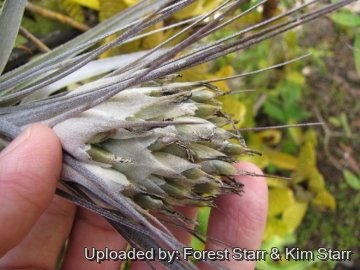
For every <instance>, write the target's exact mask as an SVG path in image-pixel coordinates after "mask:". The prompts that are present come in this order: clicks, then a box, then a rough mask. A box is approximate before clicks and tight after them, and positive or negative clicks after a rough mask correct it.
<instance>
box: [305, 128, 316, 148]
mask: <svg viewBox="0 0 360 270" xmlns="http://www.w3.org/2000/svg"><path fill="white" fill-rule="evenodd" d="M304 140H305V142H309V143H312V144H313V145H314V146H316V145H317V134H316V131H315V130H313V129H309V130H308V131H306V132H305V134H304Z"/></svg>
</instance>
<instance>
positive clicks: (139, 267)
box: [131, 207, 198, 270]
mask: <svg viewBox="0 0 360 270" xmlns="http://www.w3.org/2000/svg"><path fill="white" fill-rule="evenodd" d="M176 210H177V211H179V213H181V214H182V215H184V216H185V217H186V218H188V219H189V220H195V218H196V216H197V213H198V209H197V208H195V207H176ZM161 218H162V219H164V220H166V221H168V222H164V224H165V225H166V227H167V228H168V229H169V230H170V232H171V233H172V234H173V235H174V237H175V238H176V239H177V240H179V241H180V242H181V243H182V244H184V245H185V246H187V245H189V244H190V242H191V237H192V235H191V234H190V233H189V231H188V230H186V229H185V228H183V227H179V226H176V225H173V224H172V223H173V222H171V219H168V218H166V217H163V216H162V217H161ZM188 228H189V229H193V226H192V225H190V226H188ZM151 265H152V266H153V267H155V269H157V270H163V269H164V270H165V269H167V268H166V267H165V266H163V265H162V264H161V263H159V262H153V263H151ZM131 269H132V270H145V269H154V268H151V267H150V265H149V264H148V263H146V262H142V261H134V262H132V263H131Z"/></svg>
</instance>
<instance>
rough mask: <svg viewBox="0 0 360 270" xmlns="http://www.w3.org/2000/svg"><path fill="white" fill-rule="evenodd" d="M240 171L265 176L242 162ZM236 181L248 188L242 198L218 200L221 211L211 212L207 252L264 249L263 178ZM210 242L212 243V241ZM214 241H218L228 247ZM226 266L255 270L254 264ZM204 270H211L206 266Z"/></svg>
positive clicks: (264, 199) (265, 210)
mask: <svg viewBox="0 0 360 270" xmlns="http://www.w3.org/2000/svg"><path fill="white" fill-rule="evenodd" d="M236 167H237V168H238V169H239V170H243V171H249V172H254V173H256V174H262V172H261V171H260V169H258V168H257V167H256V166H255V165H253V164H251V163H246V162H242V163H239V164H237V166H236ZM236 180H237V181H239V182H241V183H243V184H244V194H243V195H242V196H236V195H226V196H222V197H220V198H218V199H217V200H216V205H217V208H214V209H213V210H212V211H211V214H210V219H209V227H208V232H207V233H208V243H207V245H206V249H207V250H224V248H229V246H231V247H239V248H242V249H244V248H246V249H248V250H256V249H258V248H259V247H260V244H261V240H262V236H263V231H264V227H265V223H266V215H267V202H268V198H267V196H268V191H267V184H266V181H265V179H264V178H263V177H254V176H238V177H236ZM209 238H210V239H209ZM211 239H218V240H221V241H222V242H224V243H227V244H228V245H229V246H224V245H223V244H220V243H218V242H216V241H212V240H211ZM221 265H222V266H225V267H227V268H228V269H230V270H231V269H234V270H235V269H254V268H255V262H252V261H234V260H231V261H224V262H221ZM201 269H210V268H209V267H208V266H207V265H205V264H202V268H201Z"/></svg>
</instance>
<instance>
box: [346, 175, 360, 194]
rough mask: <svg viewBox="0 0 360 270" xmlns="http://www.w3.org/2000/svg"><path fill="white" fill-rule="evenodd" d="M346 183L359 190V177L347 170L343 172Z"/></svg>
mask: <svg viewBox="0 0 360 270" xmlns="http://www.w3.org/2000/svg"><path fill="white" fill-rule="evenodd" d="M343 174H344V178H345V181H346V183H347V184H348V185H349V186H350V187H351V188H353V189H355V190H357V191H360V178H359V177H357V176H356V175H355V174H353V173H352V172H350V171H349V170H345V171H344V172H343Z"/></svg>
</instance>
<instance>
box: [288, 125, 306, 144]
mask: <svg viewBox="0 0 360 270" xmlns="http://www.w3.org/2000/svg"><path fill="white" fill-rule="evenodd" d="M289 124H292V123H289ZM288 131H289V133H290V136H291V138H293V140H294V142H295V143H296V144H297V145H300V144H301V143H302V142H303V140H304V135H303V133H302V131H301V128H298V127H293V128H289V129H288Z"/></svg>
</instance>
